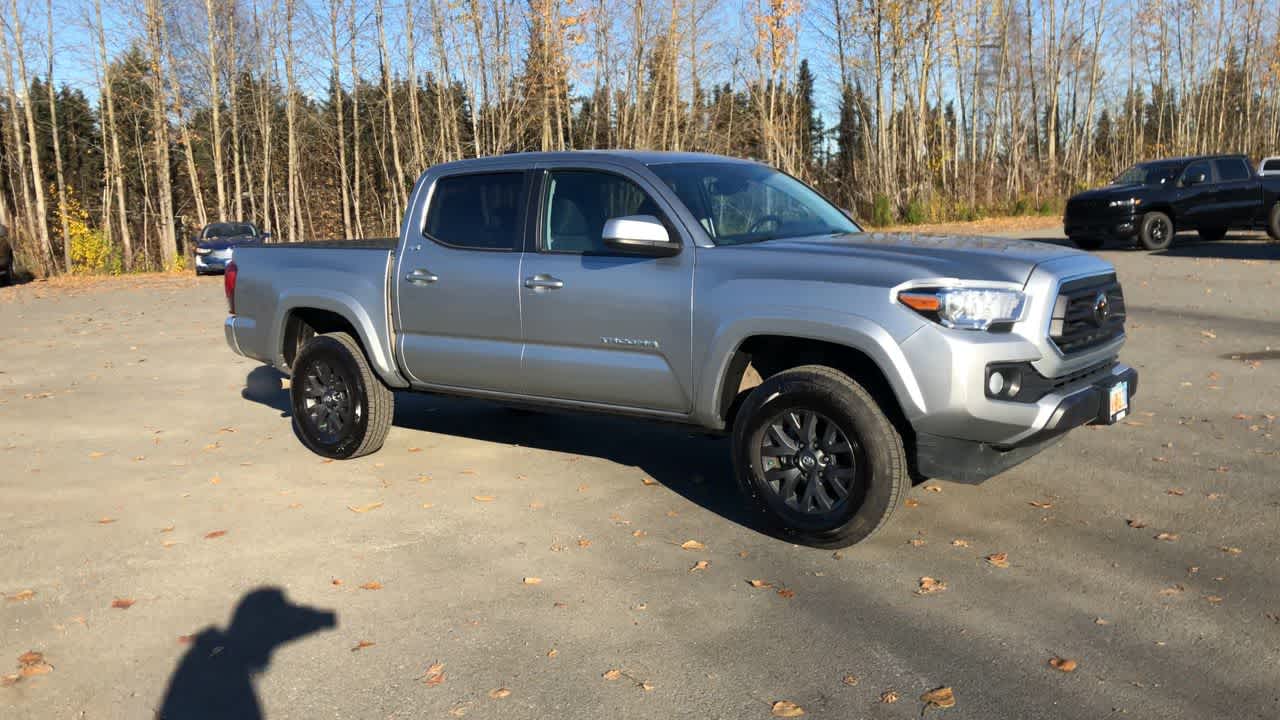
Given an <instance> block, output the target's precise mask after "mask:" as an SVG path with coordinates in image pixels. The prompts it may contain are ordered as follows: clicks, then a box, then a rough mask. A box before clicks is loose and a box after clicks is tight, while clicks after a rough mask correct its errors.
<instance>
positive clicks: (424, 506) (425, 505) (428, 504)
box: [422, 503, 436, 510]
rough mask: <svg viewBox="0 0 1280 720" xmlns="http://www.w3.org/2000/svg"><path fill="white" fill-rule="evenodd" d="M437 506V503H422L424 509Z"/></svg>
mask: <svg viewBox="0 0 1280 720" xmlns="http://www.w3.org/2000/svg"><path fill="white" fill-rule="evenodd" d="M435 506H436V504H435V503H422V509H423V510H430V509H431V508H433V507H435Z"/></svg>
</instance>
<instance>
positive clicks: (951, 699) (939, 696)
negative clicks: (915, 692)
mask: <svg viewBox="0 0 1280 720" xmlns="http://www.w3.org/2000/svg"><path fill="white" fill-rule="evenodd" d="M920 700H921V702H924V703H925V704H927V705H932V706H933V707H938V708H949V707H955V705H956V695H955V693H954V692H953V691H952V690H951V688H949V687H940V688H937V689H936V690H930V691H929V692H927V693H925V694H923V695H921V696H920Z"/></svg>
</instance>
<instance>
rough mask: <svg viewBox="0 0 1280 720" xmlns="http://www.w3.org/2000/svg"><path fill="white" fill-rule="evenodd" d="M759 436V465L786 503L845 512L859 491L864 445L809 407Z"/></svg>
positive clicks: (814, 511)
mask: <svg viewBox="0 0 1280 720" xmlns="http://www.w3.org/2000/svg"><path fill="white" fill-rule="evenodd" d="M759 435H760V437H759V440H758V441H757V444H756V451H757V452H758V454H759V459H758V462H759V467H760V468H761V470H763V472H764V477H765V480H766V482H767V483H768V487H769V488H770V489H771V490H772V491H773V492H774V494H775V495H776V496H777V499H778V500H780V501H781V502H782V503H784V504H785V505H786V506H788V507H790V508H792V509H793V510H795V511H796V512H800V513H804V514H807V515H813V516H817V517H819V518H820V517H821V516H824V515H828V514H830V513H839V512H840V511H842V510H843V509H844V506H845V505H846V504H848V503H849V502H850V497H851V496H856V495H857V491H858V490H859V488H858V487H857V486H858V483H859V480H860V478H859V472H860V471H861V470H862V469H863V467H864V466H865V463H864V462H862V460H861V455H862V448H861V446H859V445H856V444H855V443H853V442H851V441H850V440H849V438H848V437H847V436H846V435H845V433H844V431H843V430H841V429H840V426H839V425H837V424H836V423H835V422H833V421H832V420H831V419H830V418H828V417H826V416H825V415H823V414H821V413H819V412H816V411H814V410H809V409H803V408H801V409H794V410H786V411H783V412H781V413H779V414H777V415H775V416H774V418H773V419H772V420H770V421H769V422H768V423H767V424H766V425H765V428H764V431H763V432H761V433H760V434H759ZM861 482H863V483H865V482H866V479H865V478H861Z"/></svg>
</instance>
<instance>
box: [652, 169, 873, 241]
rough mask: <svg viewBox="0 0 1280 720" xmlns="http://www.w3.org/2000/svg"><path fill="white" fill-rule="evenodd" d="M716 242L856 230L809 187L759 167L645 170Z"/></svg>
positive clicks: (774, 171) (857, 229)
mask: <svg viewBox="0 0 1280 720" xmlns="http://www.w3.org/2000/svg"><path fill="white" fill-rule="evenodd" d="M649 169H650V170H652V171H653V172H654V174H656V175H657V176H658V178H659V179H661V180H662V181H663V182H664V183H666V184H667V185H668V186H670V187H671V189H672V190H673V191H674V192H675V194H676V196H677V197H679V198H680V202H682V203H684V205H685V207H687V208H688V209H689V212H690V213H691V214H692V215H693V216H694V217H695V218H697V219H698V223H699V224H701V225H702V229H703V230H705V231H706V232H707V235H709V236H711V239H712V241H714V242H715V243H716V244H717V245H739V244H742V243H751V242H760V241H763V240H775V239H778V238H789V237H802V236H805V235H831V234H834V233H856V232H862V228H860V227H858V225H857V223H855V222H853V221H852V220H850V219H849V217H848V216H847V215H845V214H844V212H842V211H841V210H840V209H839V208H837V207H836V206H834V205H832V204H831V203H829V202H827V200H826V199H825V198H823V197H822V196H821V195H819V194H818V193H817V192H815V191H814V190H812V189H810V188H809V186H807V185H805V184H804V183H802V182H800V181H799V180H796V179H795V178H793V177H791V176H790V175H787V174H786V173H781V172H778V171H777V170H774V169H772V168H770V167H766V166H764V165H755V164H750V163H729V162H705V163H670V164H659V165H653V166H650V168H649Z"/></svg>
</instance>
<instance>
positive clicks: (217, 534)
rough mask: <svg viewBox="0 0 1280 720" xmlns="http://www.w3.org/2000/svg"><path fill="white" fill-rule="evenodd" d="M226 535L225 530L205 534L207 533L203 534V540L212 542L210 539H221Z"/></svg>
mask: <svg viewBox="0 0 1280 720" xmlns="http://www.w3.org/2000/svg"><path fill="white" fill-rule="evenodd" d="M226 534H227V531H226V530H214V531H213V532H207V533H205V534H204V539H205V540H212V539H214V538H220V537H222V536H223V535H226Z"/></svg>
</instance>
